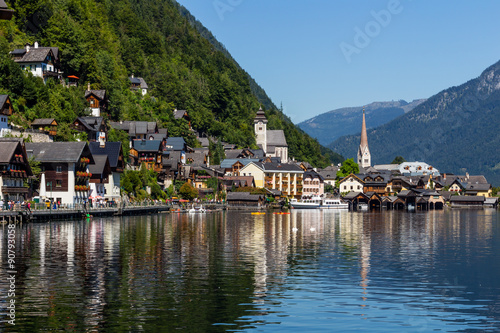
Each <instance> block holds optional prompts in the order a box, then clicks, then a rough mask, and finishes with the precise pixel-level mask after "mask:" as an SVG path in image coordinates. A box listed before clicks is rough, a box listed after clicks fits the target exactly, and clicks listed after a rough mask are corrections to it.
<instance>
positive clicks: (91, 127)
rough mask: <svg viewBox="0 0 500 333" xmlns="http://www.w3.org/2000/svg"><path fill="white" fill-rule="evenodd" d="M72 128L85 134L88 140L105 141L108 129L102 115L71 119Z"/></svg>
mask: <svg viewBox="0 0 500 333" xmlns="http://www.w3.org/2000/svg"><path fill="white" fill-rule="evenodd" d="M71 127H72V128H73V129H75V130H77V131H79V132H84V133H86V134H87V140H88V141H89V142H100V143H101V144H102V143H104V142H106V138H107V133H108V129H107V126H106V122H105V120H104V118H103V117H78V118H76V119H75V121H73V123H72V126H71Z"/></svg>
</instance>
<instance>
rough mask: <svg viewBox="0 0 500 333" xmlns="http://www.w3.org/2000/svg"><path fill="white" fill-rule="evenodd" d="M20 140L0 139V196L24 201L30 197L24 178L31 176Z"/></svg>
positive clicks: (5, 198)
mask: <svg viewBox="0 0 500 333" xmlns="http://www.w3.org/2000/svg"><path fill="white" fill-rule="evenodd" d="M21 142H22V141H21V140H15V139H14V140H12V141H0V188H1V190H2V191H1V193H0V198H1V199H2V200H3V201H4V202H6V201H8V200H14V201H24V200H26V199H28V198H29V197H30V193H29V188H28V187H25V186H24V182H25V180H26V179H27V178H28V177H30V176H32V175H33V173H32V171H31V168H30V165H29V163H28V157H27V155H26V151H25V150H24V148H23V146H22V144H21ZM0 208H1V207H0Z"/></svg>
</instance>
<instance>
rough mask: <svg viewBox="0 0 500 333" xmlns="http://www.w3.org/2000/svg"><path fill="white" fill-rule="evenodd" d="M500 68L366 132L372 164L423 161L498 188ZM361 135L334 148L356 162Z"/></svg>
mask: <svg viewBox="0 0 500 333" xmlns="http://www.w3.org/2000/svg"><path fill="white" fill-rule="evenodd" d="M499 125H500V62H498V63H496V64H494V65H492V66H491V67H489V68H488V69H486V70H485V71H484V72H483V73H482V74H481V75H480V76H479V77H478V78H476V79H473V80H470V81H468V82H467V83H464V84H462V85H460V86H458V87H451V88H449V89H446V90H444V91H442V92H440V93H438V94H436V95H434V96H432V97H431V98H429V99H428V100H427V101H426V102H424V103H422V104H420V105H419V106H417V107H416V108H415V109H414V110H413V111H411V112H409V113H407V114H405V115H403V116H401V117H399V118H397V119H395V120H393V121H391V122H389V123H387V124H385V125H383V126H380V127H377V128H374V129H372V130H369V131H368V144H369V147H370V152H371V156H372V163H373V164H382V163H390V162H391V161H392V160H393V159H394V157H396V156H398V155H400V156H403V157H404V158H405V159H406V160H407V161H425V162H427V163H429V164H431V165H433V166H434V167H436V168H438V169H439V170H440V171H441V172H453V173H456V174H464V173H465V172H468V173H469V174H484V175H485V176H486V177H487V179H488V180H489V181H490V182H492V183H493V184H494V185H496V186H498V185H499V184H500V149H499V147H500V132H499V131H498V128H499ZM358 145H359V135H356V136H345V137H342V138H339V139H338V140H336V141H335V142H334V143H333V144H332V145H331V146H330V147H331V148H332V149H334V150H336V151H338V152H340V153H341V154H344V156H345V157H346V158H349V157H354V156H355V155H356V152H357V147H358Z"/></svg>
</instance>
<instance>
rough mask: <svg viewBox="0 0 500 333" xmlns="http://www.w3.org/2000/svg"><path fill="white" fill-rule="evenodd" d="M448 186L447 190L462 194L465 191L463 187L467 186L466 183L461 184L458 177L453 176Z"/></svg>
mask: <svg viewBox="0 0 500 333" xmlns="http://www.w3.org/2000/svg"><path fill="white" fill-rule="evenodd" d="M448 186H449V189H448V191H450V192H455V193H458V194H462V193H464V192H465V187H466V186H467V184H463V183H462V182H461V181H460V179H459V178H455V179H453V181H452V182H451V183H450V185H448Z"/></svg>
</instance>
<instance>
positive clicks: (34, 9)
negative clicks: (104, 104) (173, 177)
mask: <svg viewBox="0 0 500 333" xmlns="http://www.w3.org/2000/svg"><path fill="white" fill-rule="evenodd" d="M9 5H10V7H11V8H13V9H14V10H15V11H16V13H15V17H14V19H13V20H12V21H3V22H0V52H1V54H0V69H2V70H0V93H8V94H9V95H11V98H12V99H13V103H14V107H15V111H16V116H15V117H14V118H13V120H14V121H15V122H17V123H19V124H25V125H26V124H28V123H29V122H30V121H32V120H33V119H35V118H38V117H48V116H51V117H55V118H56V120H57V121H58V122H60V123H61V124H63V126H62V131H61V137H60V138H59V139H65V140H68V139H71V135H70V130H69V128H68V126H67V125H65V124H69V123H71V122H72V121H73V120H74V119H75V117H76V116H78V115H83V114H84V109H85V101H84V100H83V91H84V90H85V89H86V87H87V83H90V84H91V85H92V89H105V90H106V91H107V93H108V97H109V118H110V119H112V120H120V119H121V120H157V121H159V122H160V125H161V126H165V127H168V128H169V130H170V134H171V135H182V136H184V137H185V138H186V140H187V141H188V143H190V144H191V145H195V144H196V142H195V140H194V135H193V133H191V132H190V131H188V129H187V125H186V124H185V123H182V121H180V120H174V119H173V116H172V110H173V109H174V108H177V109H186V110H188V112H189V115H190V117H191V123H192V126H193V128H194V129H195V130H197V131H199V132H204V133H207V134H211V135H213V136H216V137H219V138H221V139H222V140H224V141H226V142H230V143H235V144H238V145H240V146H242V147H247V146H250V147H251V146H254V145H255V138H254V133H253V117H254V116H255V112H256V111H257V110H258V109H259V107H260V105H261V103H260V102H259V100H258V98H257V97H256V96H255V93H253V92H252V88H251V85H250V82H249V78H248V75H247V73H245V72H244V70H242V69H241V68H239V66H238V65H237V64H236V63H235V62H234V61H233V60H232V59H230V58H228V57H227V56H226V55H225V54H224V53H222V52H221V51H219V50H217V49H216V48H215V47H214V46H213V45H212V44H211V43H210V42H209V41H208V40H207V39H206V38H204V37H203V36H201V35H200V33H199V32H198V31H197V29H196V28H195V27H193V26H192V25H191V24H190V23H189V21H188V20H187V19H186V18H185V17H184V16H183V15H181V13H180V12H179V6H178V4H177V3H176V2H175V1H169V0H167V1H164V0H163V1H162V0H141V1H133V0H106V1H97V0H38V1H27V0H15V1H11V2H10V3H9ZM35 41H38V42H39V43H40V44H41V45H42V46H57V47H59V49H60V53H61V64H62V69H63V71H64V73H65V75H76V76H78V77H79V78H80V87H79V88H70V89H68V88H62V87H61V86H60V85H58V84H56V83H55V82H53V83H48V84H47V85H43V83H41V82H40V81H41V80H39V79H35V78H29V77H25V75H23V74H22V73H21V71H20V69H19V66H17V64H15V63H13V62H12V61H11V60H10V57H9V55H8V52H9V51H10V50H13V49H14V48H22V47H24V45H25V44H26V43H33V42H35ZM131 74H134V75H135V76H136V77H143V78H144V79H145V80H146V82H147V84H148V86H149V88H150V89H149V94H148V95H147V96H146V97H145V98H142V97H141V96H139V95H138V94H134V93H132V92H130V91H129V89H128V87H129V81H128V77H129V76H130V75H131ZM266 115H267V116H268V118H269V128H270V129H284V130H285V135H286V137H287V140H288V144H289V151H290V155H291V156H295V157H296V158H298V159H301V160H305V161H308V162H310V163H312V164H313V165H318V166H321V165H326V164H329V163H330V160H329V158H328V157H327V156H325V154H323V155H322V154H321V149H322V148H321V147H320V145H319V144H318V143H317V141H315V140H313V139H312V138H310V137H309V136H307V135H305V134H304V133H303V132H302V131H301V130H299V129H298V128H297V127H295V126H294V125H293V124H292V123H291V122H290V120H289V119H288V118H287V117H286V116H284V115H283V114H282V113H281V112H280V111H279V110H276V108H274V107H273V106H271V107H269V108H268V109H267V110H266ZM65 126H66V127H65ZM326 153H327V154H330V155H331V156H335V158H334V161H337V160H338V159H341V157H339V156H336V155H334V154H333V153H331V152H329V151H326Z"/></svg>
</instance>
